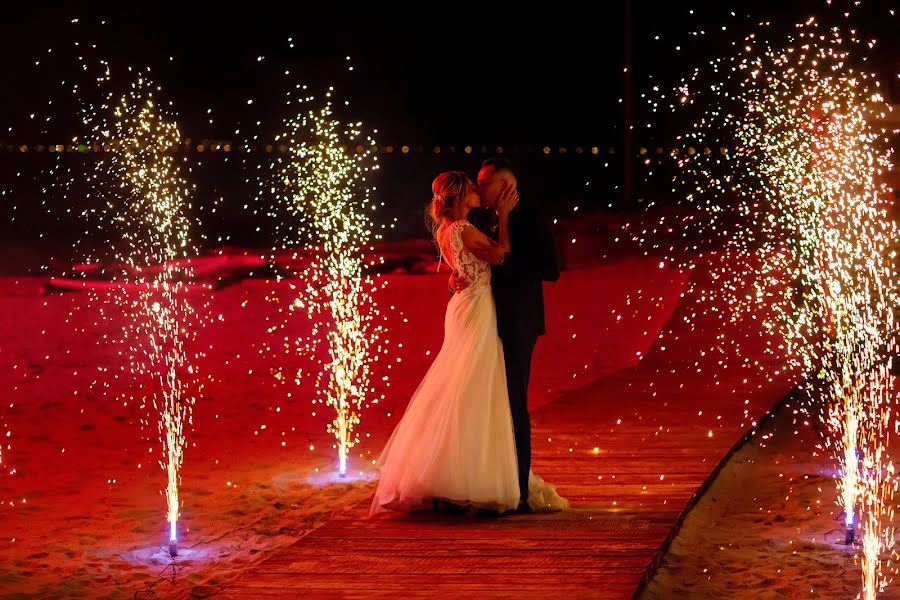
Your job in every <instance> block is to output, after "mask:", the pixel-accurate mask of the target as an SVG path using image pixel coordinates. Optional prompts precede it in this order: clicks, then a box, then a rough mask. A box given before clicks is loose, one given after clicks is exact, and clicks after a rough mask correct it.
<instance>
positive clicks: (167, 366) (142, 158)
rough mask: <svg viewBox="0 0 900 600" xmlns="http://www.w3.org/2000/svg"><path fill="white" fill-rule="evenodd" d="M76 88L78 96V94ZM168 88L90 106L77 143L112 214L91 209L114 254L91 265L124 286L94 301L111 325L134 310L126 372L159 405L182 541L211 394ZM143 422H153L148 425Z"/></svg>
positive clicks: (95, 257) (125, 331) (142, 88)
mask: <svg viewBox="0 0 900 600" xmlns="http://www.w3.org/2000/svg"><path fill="white" fill-rule="evenodd" d="M110 80H111V77H110V72H109V69H108V68H107V69H105V73H104V76H103V77H101V78H100V79H99V83H100V85H101V87H102V86H109V85H110ZM73 91H74V92H75V93H76V94H77V93H78V90H77V88H76V89H75V90H73ZM159 91H160V88H159V87H158V86H156V85H155V84H154V83H153V82H152V81H151V80H149V79H148V78H147V77H144V76H140V75H138V76H137V78H136V79H135V80H134V82H133V83H132V84H131V86H130V90H129V91H128V92H127V93H126V94H117V93H115V92H107V93H106V94H105V99H104V101H103V102H101V104H100V108H99V109H97V110H95V109H94V108H93V107H92V106H86V107H85V108H84V110H83V124H84V126H85V127H86V129H87V130H88V131H89V132H90V133H89V135H88V136H87V139H86V140H85V141H79V140H73V143H74V144H76V145H78V144H83V145H85V146H88V147H93V149H94V151H95V152H99V154H98V156H97V158H96V159H95V160H94V162H93V170H92V172H90V173H88V174H87V175H86V176H85V182H86V183H87V184H88V185H89V187H90V192H89V194H88V195H89V196H99V197H100V198H101V200H102V202H103V209H102V210H101V211H99V212H98V211H94V210H93V209H90V210H87V211H85V212H84V214H83V216H84V217H85V219H86V220H87V221H88V222H89V223H90V224H92V226H93V229H96V230H99V232H101V233H102V235H101V236H100V237H102V238H103V242H102V244H101V245H100V247H101V248H104V249H103V250H102V255H101V254H96V253H95V252H90V251H89V254H90V255H89V257H88V263H89V264H90V263H96V264H102V265H103V269H104V271H105V273H104V274H105V276H106V278H107V279H108V280H110V281H112V282H113V283H114V284H115V285H114V286H112V291H111V292H110V293H109V295H100V294H98V293H94V292H92V296H91V299H92V301H95V302H101V303H104V304H106V306H104V307H103V308H102V310H101V312H102V314H103V316H104V318H105V319H115V318H116V317H114V315H117V314H118V312H119V311H121V312H122V313H124V314H123V315H122V316H123V323H122V325H123V328H122V337H121V339H118V340H114V341H117V342H120V343H121V344H122V345H123V352H122V354H123V356H125V357H126V364H125V365H124V367H123V368H124V369H125V370H126V372H127V373H126V374H127V376H128V377H129V378H130V379H131V380H134V381H136V382H143V381H147V382H148V384H147V385H146V386H145V387H144V390H143V392H142V394H141V397H140V406H141V409H143V410H144V411H145V414H148V413H149V406H152V408H153V414H154V415H155V420H156V421H157V431H158V434H159V442H160V444H161V447H162V458H161V459H160V461H159V464H160V467H161V468H162V469H163V471H165V473H166V488H165V496H166V504H167V514H166V519H167V521H168V523H169V535H170V541H171V542H174V541H175V539H176V523H177V521H178V517H179V507H180V505H181V503H180V500H179V484H180V475H179V470H180V468H181V465H182V462H183V460H184V448H185V433H186V431H185V430H186V428H187V427H189V426H190V425H191V412H192V408H193V405H194V402H195V400H196V398H197V396H198V395H199V393H200V391H201V389H202V386H201V384H200V382H199V379H198V377H197V370H196V366H195V364H194V363H192V362H191V359H192V358H194V357H192V356H191V355H190V354H189V353H188V352H187V350H186V348H185V343H186V342H189V341H190V340H192V339H193V338H194V336H195V334H196V329H197V327H198V326H199V325H201V324H202V319H201V318H200V317H199V315H200V314H202V312H200V311H196V310H195V307H193V306H192V305H191V303H190V302H189V301H188V298H187V295H188V291H189V290H188V280H190V278H191V275H192V268H191V263H190V258H189V257H191V256H195V255H196V253H197V252H196V248H195V247H194V246H193V245H192V243H191V227H192V220H191V218H190V216H189V214H190V212H191V209H192V207H191V205H190V203H189V198H190V194H191V186H190V185H189V183H188V181H187V180H186V178H185V175H184V174H183V172H182V165H181V164H180V163H181V162H182V161H183V159H181V158H179V157H178V156H177V154H176V152H175V151H176V150H177V149H178V147H179V146H180V145H181V144H182V139H181V133H180V131H179V129H178V126H177V123H176V122H175V120H174V117H173V116H172V115H171V114H170V113H169V112H168V111H167V110H166V109H164V108H163V107H162V106H161V105H160V103H159V101H158V100H157V98H156V93H157V92H159ZM73 183H74V181H70V185H72V184H73ZM89 237H90V238H96V237H97V236H96V235H95V234H91V235H90V236H89ZM147 396H149V397H150V403H149V406H148V403H147ZM125 402H126V404H127V402H128V400H127V399H126V400H125ZM142 424H143V425H145V426H146V425H149V422H148V420H144V419H143V418H142Z"/></svg>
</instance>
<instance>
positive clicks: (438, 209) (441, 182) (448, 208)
mask: <svg viewBox="0 0 900 600" xmlns="http://www.w3.org/2000/svg"><path fill="white" fill-rule="evenodd" d="M474 190H475V184H474V183H473V182H472V180H471V179H469V176H468V175H466V173H465V171H447V172H445V173H441V174H440V175H438V176H437V177H435V178H434V181H433V182H432V183H431V193H432V198H431V202H430V203H429V204H428V211H427V215H428V218H429V220H430V222H431V233H432V234H433V235H434V236H435V238H437V234H438V230H439V229H440V228H441V226H442V225H443V224H444V223H445V222H446V221H447V219H449V218H450V215H452V214H453V210H454V209H455V208H456V205H457V203H458V202H463V200H464V198H465V197H466V194H468V193H469V192H470V191H474Z"/></svg>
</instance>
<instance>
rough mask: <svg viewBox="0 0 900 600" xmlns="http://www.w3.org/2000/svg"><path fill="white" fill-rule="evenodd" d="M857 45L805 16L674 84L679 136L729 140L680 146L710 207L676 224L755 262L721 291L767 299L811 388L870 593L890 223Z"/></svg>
mask: <svg viewBox="0 0 900 600" xmlns="http://www.w3.org/2000/svg"><path fill="white" fill-rule="evenodd" d="M860 46H862V42H861V40H859V39H856V38H854V37H850V38H849V39H845V37H844V36H843V35H842V33H841V32H840V30H838V29H831V30H827V31H825V30H821V29H820V28H819V26H818V24H817V23H816V21H815V20H813V19H810V20H809V21H807V22H805V23H803V24H800V25H798V26H797V28H796V31H795V33H794V35H793V36H791V37H790V39H789V40H788V43H787V44H786V45H785V46H784V47H782V48H774V47H773V46H772V45H771V44H769V43H767V42H765V41H763V40H762V39H760V37H759V36H758V35H757V34H754V35H750V36H748V37H747V38H746V39H745V40H744V43H743V44H742V51H741V53H740V54H739V55H738V56H736V57H733V58H730V59H717V60H714V61H712V63H711V70H712V72H713V73H715V74H717V76H716V81H715V82H714V83H712V84H708V83H703V80H704V78H703V77H702V74H701V72H700V71H699V70H698V71H697V72H695V74H694V76H693V77H692V78H691V80H690V81H685V82H683V85H682V86H681V87H680V88H679V90H678V92H679V103H680V104H683V105H685V106H687V107H689V108H691V107H692V106H693V107H699V110H700V111H701V114H700V116H699V117H698V118H697V120H696V122H695V127H694V130H693V131H691V132H690V133H689V134H687V135H686V136H685V140H686V141H687V142H689V143H692V144H697V145H701V146H702V145H703V143H704V142H705V143H706V144H707V145H709V144H710V143H711V142H712V140H716V141H719V142H721V144H722V146H723V147H725V148H728V150H726V151H724V152H722V153H712V152H702V153H701V152H696V153H695V152H689V153H686V154H685V155H682V156H681V157H680V158H679V159H678V164H679V166H680V167H681V170H682V174H683V175H684V182H685V183H686V184H687V186H688V188H689V191H688V193H687V194H686V200H687V202H688V203H690V205H691V206H693V207H698V206H699V207H700V208H701V210H702V213H705V214H706V215H707V218H702V217H701V218H696V220H695V221H694V222H695V223H698V224H700V231H697V228H696V227H688V228H687V229H686V231H689V233H687V234H686V235H690V236H692V237H693V238H694V239H700V240H704V241H705V242H710V241H713V242H715V243H713V244H712V245H713V246H718V247H719V248H721V249H724V250H725V251H726V252H728V253H729V255H730V256H733V257H735V259H736V260H744V261H747V262H749V263H751V264H752V265H753V266H754V267H755V271H756V275H757V276H756V277H755V279H754V281H752V282H750V283H749V285H746V286H736V287H732V288H729V289H726V290H724V292H725V293H726V294H727V295H728V300H729V304H730V305H731V307H732V308H733V309H734V312H735V314H739V313H744V312H746V311H748V310H752V311H757V312H758V309H759V308H760V307H764V310H763V315H764V316H763V318H764V324H765V326H766V328H767V329H768V331H769V333H771V334H772V335H771V336H770V339H769V344H770V348H771V349H773V350H781V349H785V350H786V351H787V355H788V357H789V359H790V360H791V361H792V362H793V363H794V367H796V368H797V369H798V371H799V372H800V373H803V374H804V376H805V377H807V378H808V379H807V384H806V385H807V387H808V388H809V389H810V390H811V391H812V396H813V397H814V398H818V399H820V400H821V401H822V402H821V404H820V406H824V407H823V408H822V409H821V410H819V412H820V413H821V414H823V418H824V419H825V420H826V422H827V425H828V436H827V438H826V441H825V444H826V446H827V447H829V448H830V449H831V451H832V453H833V455H834V456H835V459H836V461H837V462H838V464H839V467H840V469H839V476H838V477H837V478H836V479H837V487H838V497H839V503H840V504H841V508H842V509H843V511H844V514H845V520H846V524H847V527H849V528H852V527H854V526H855V525H856V523H855V522H854V521H855V518H856V516H857V515H859V516H860V519H859V526H860V527H861V529H862V533H863V539H862V549H863V557H862V567H863V569H862V570H863V589H864V597H865V598H867V599H871V598H874V597H875V595H876V593H877V592H878V591H879V590H882V589H884V586H886V585H887V583H888V582H889V581H890V574H889V573H888V572H887V571H888V570H887V569H886V566H887V564H888V561H887V560H886V557H888V556H890V553H891V551H892V548H893V544H894V540H893V527H892V525H891V524H890V522H891V520H892V511H891V510H890V508H889V504H890V502H891V500H892V497H893V493H894V490H895V488H896V484H897V482H896V479H895V477H894V472H893V463H892V461H891V459H890V456H889V452H888V450H889V434H890V415H891V411H892V406H893V404H894V402H895V399H896V394H895V390H894V389H893V379H892V378H891V376H890V372H889V371H890V360H891V357H892V356H895V355H896V352H897V337H896V325H895V323H894V313H893V307H895V306H897V305H898V302H897V301H898V298H897V285H896V282H897V279H896V276H895V273H894V268H893V259H894V250H893V249H892V248H891V244H892V242H894V241H895V240H896V239H898V238H900V235H898V233H900V232H898V231H897V228H896V225H895V224H894V223H893V222H892V221H890V219H889V218H888V217H887V214H886V206H887V198H888V197H889V196H888V190H887V188H886V184H885V181H884V175H885V173H886V172H887V171H888V170H889V169H890V150H889V143H888V139H887V137H888V135H889V132H888V131H887V130H886V129H884V128H882V127H879V126H878V123H879V122H882V121H883V120H884V117H885V115H886V113H887V112H888V111H889V106H888V105H887V104H886V103H885V100H884V98H883V97H882V96H881V94H880V93H879V91H878V83H877V81H876V79H875V78H874V76H872V75H871V74H868V73H866V72H863V71H858V70H856V69H854V68H852V67H851V66H850V63H851V60H852V59H853V58H855V57H854V56H853V55H852V53H851V51H852V50H853V49H855V48H859V47H860ZM702 213H701V214H702ZM695 217H696V215H693V216H692V217H691V218H692V219H694V218H695ZM750 272H752V270H751V271H750ZM746 289H750V290H752V292H751V293H746V292H745V290H746ZM812 409H813V410H818V409H817V408H816V407H812Z"/></svg>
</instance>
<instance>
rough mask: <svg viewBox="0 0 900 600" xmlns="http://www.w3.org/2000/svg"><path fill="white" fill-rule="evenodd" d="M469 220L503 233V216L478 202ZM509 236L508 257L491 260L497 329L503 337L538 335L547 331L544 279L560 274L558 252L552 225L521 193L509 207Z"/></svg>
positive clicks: (489, 231) (493, 233) (485, 230)
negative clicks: (497, 262)
mask: <svg viewBox="0 0 900 600" xmlns="http://www.w3.org/2000/svg"><path fill="white" fill-rule="evenodd" d="M468 220H469V222H470V223H472V224H473V225H475V227H477V228H478V229H479V230H480V231H481V232H482V233H484V234H485V235H487V236H488V237H490V238H491V239H493V240H497V239H498V236H499V230H498V227H499V222H500V220H499V217H498V216H497V213H496V212H495V211H494V210H492V209H489V208H474V209H472V210H471V211H469V215H468ZM509 237H510V252H509V254H508V255H507V256H506V261H505V262H504V264H502V265H492V266H491V287H492V288H493V292H494V303H495V304H496V306H497V333H498V334H499V335H500V337H501V338H502V339H516V340H519V339H521V340H533V339H537V337H538V336H541V335H544V333H546V325H545V323H544V290H543V282H544V281H556V280H558V279H559V252H557V248H556V243H555V241H554V239H553V233H552V232H551V231H550V226H549V225H548V224H547V222H546V221H545V220H544V219H543V218H541V216H540V215H539V214H538V213H537V212H536V211H535V210H534V209H533V208H532V207H531V206H529V205H528V203H527V202H524V201H523V200H521V199H520V200H519V202H518V204H516V206H515V208H513V209H512V211H510V213H509Z"/></svg>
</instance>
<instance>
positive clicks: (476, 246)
mask: <svg viewBox="0 0 900 600" xmlns="http://www.w3.org/2000/svg"><path fill="white" fill-rule="evenodd" d="M460 237H461V239H462V243H463V245H464V246H465V247H466V249H467V250H469V252H471V253H472V254H474V255H475V256H477V257H478V258H480V259H481V260H483V261H485V262H488V263H491V264H492V265H499V264H502V263H503V259H504V258H506V253H507V252H509V249H508V248H505V247H503V246H502V245H500V244H498V243H497V242H495V241H494V240H492V239H491V238H489V237H488V236H486V235H484V234H483V233H481V232H480V231H478V230H477V229H476V228H475V227H464V228H463V230H462V231H461V232H460Z"/></svg>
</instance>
